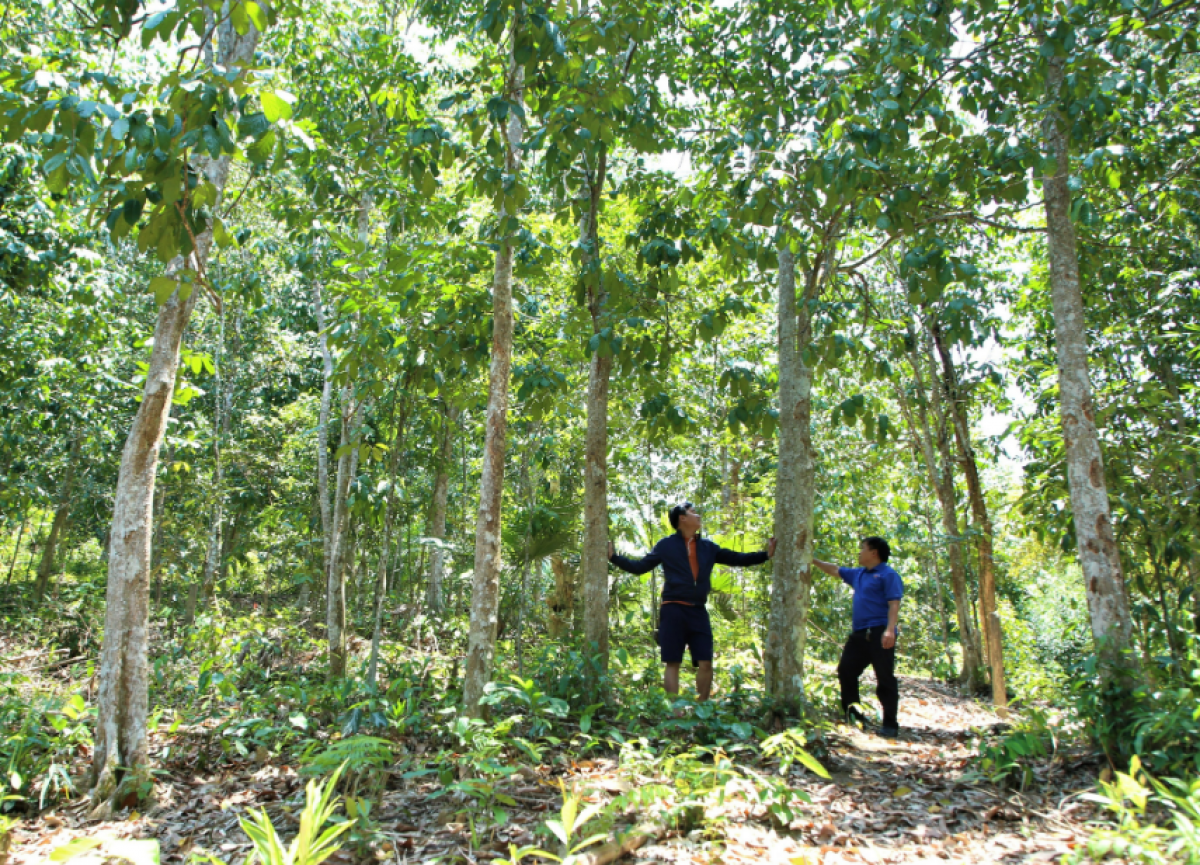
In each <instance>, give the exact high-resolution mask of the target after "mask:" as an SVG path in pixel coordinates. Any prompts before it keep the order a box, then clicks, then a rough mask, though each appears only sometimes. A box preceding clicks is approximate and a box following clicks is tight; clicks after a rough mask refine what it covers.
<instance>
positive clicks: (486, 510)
mask: <svg viewBox="0 0 1200 865" xmlns="http://www.w3.org/2000/svg"><path fill="white" fill-rule="evenodd" d="M524 17H525V6H524V3H523V2H518V3H517V4H516V6H515V8H514V9H513V24H512V39H511V42H512V45H513V49H512V52H511V53H510V58H509V65H508V69H507V71H506V74H505V86H504V95H505V97H506V99H507V100H508V101H509V102H510V103H512V104H518V105H524V101H525V100H524V95H525V67H524V66H522V65H521V64H520V63H518V62H517V58H516V53H515V46H516V42H517V38H518V36H519V34H520V33H521V32H522V30H523V28H524ZM504 133H505V134H504V138H505V141H504V173H505V174H506V175H507V176H508V177H509V178H512V181H513V182H514V183H515V182H516V181H517V180H518V179H519V177H520V172H521V162H520V151H519V149H518V148H519V146H520V143H521V139H522V137H523V136H524V128H523V126H522V123H521V120H520V118H519V117H518V115H517V112H515V111H512V110H510V111H509V112H508V122H507V124H506V125H505V128H504ZM497 217H498V225H497V227H496V231H497V234H498V235H499V241H500V243H499V249H498V250H497V252H496V265H495V272H494V275H493V279H492V363H491V369H490V371H489V373H488V407H487V419H486V430H487V432H486V436H485V440H484V449H483V468H482V472H481V476H480V479H479V511H478V514H477V516H476V521H475V571H474V574H473V576H472V581H471V618H470V625H469V632H468V636H467V668H466V671H465V674H464V677H463V705H464V707H465V708H466V710H467V713H468V714H469V715H471V716H472V717H479V716H480V715H481V714H482V712H481V708H482V707H481V706H480V703H479V701H480V699H481V698H482V697H483V690H484V688H485V687H486V686H487V683H488V680H489V679H490V678H491V674H492V664H493V661H494V657H495V652H496V625H497V618H498V614H499V610H500V505H501V498H502V496H503V492H504V457H505V451H506V437H507V431H508V382H509V373H510V372H511V369H512V335H513V307H512V275H513V241H512V234H513V231H514V230H515V223H516V214H515V213H511V212H510V211H509V210H508V207H507V206H506V205H504V204H503V203H502V204H501V206H500V208H499V212H498V213H497Z"/></svg>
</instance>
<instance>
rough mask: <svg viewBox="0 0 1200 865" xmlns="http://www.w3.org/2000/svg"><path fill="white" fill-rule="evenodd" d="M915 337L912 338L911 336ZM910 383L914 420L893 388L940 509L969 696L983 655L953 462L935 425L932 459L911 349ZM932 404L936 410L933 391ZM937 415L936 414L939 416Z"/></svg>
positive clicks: (917, 361)
mask: <svg viewBox="0 0 1200 865" xmlns="http://www.w3.org/2000/svg"><path fill="white" fill-rule="evenodd" d="M914 336H915V335H914ZM912 364H913V383H914V386H915V387H916V408H917V410H916V418H914V417H913V412H912V410H911V409H910V408H909V406H908V402H907V399H906V397H905V396H904V392H903V389H901V388H899V386H897V392H898V394H899V397H900V405H901V408H902V409H903V411H904V415H905V418H906V420H907V421H908V423H909V427H910V429H911V431H912V435H913V438H915V439H916V440H917V442H918V443H919V444H920V447H921V455H922V457H923V458H924V463H925V471H926V473H927V474H928V476H929V485H930V487H931V488H932V489H933V491H934V494H935V495H936V496H937V500H938V505H939V506H940V508H941V516H942V532H943V533H944V534H945V536H946V557H947V558H948V559H949V562H950V588H951V593H952V595H953V597H954V611H955V615H956V618H957V620H958V633H959V642H960V643H961V644H962V652H963V657H962V670H961V671H960V672H959V675H958V683H959V685H960V686H961V687H962V688H963V689H964V690H966V691H968V692H972V691H974V690H975V688H976V687H978V684H979V683H978V681H977V678H978V676H979V672H980V670H981V669H982V667H983V652H982V648H981V646H980V644H979V635H978V633H977V632H976V629H975V623H974V620H973V618H972V616H971V597H970V593H969V592H968V591H967V571H966V566H965V565H964V564H963V550H962V533H961V532H960V531H959V526H958V507H957V496H956V495H955V491H954V462H953V460H952V459H951V457H950V444H949V442H948V441H947V440H946V435H945V429H944V425H943V424H942V423H941V422H940V418H939V424H938V433H937V436H936V444H937V449H938V451H939V452H940V455H941V469H940V471H939V468H938V460H937V458H936V457H935V455H934V443H935V436H934V433H933V430H932V428H931V427H930V423H929V408H928V407H929V400H928V394H927V393H926V390H925V378H924V376H923V375H922V373H921V366H922V361H921V353H920V352H919V351H918V350H917V348H916V346H915V345H914V348H913V352H912ZM933 392H934V400H935V402H936V403H937V406H938V407H939V408H940V402H941V400H940V398H939V397H938V395H937V388H936V387H935V388H934V391H933ZM939 414H940V413H939Z"/></svg>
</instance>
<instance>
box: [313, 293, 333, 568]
mask: <svg viewBox="0 0 1200 865" xmlns="http://www.w3.org/2000/svg"><path fill="white" fill-rule="evenodd" d="M312 304H313V313H314V315H315V316H316V319H317V339H318V341H319V342H320V345H321V409H320V415H319V416H318V418H317V503H318V505H319V508H320V511H321V540H322V544H321V557H322V561H323V562H324V568H323V569H322V573H323V574H325V575H328V574H329V567H330V557H331V555H332V554H333V515H332V513H331V512H330V507H329V410H330V405H331V403H332V402H333V355H332V354H331V353H330V351H329V334H328V332H327V331H326V322H325V301H324V300H322V298H321V286H320V284H318V283H316V282H314V283H313V287H312Z"/></svg>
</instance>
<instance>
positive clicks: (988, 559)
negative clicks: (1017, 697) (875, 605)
mask: <svg viewBox="0 0 1200 865" xmlns="http://www.w3.org/2000/svg"><path fill="white" fill-rule="evenodd" d="M933 341H934V344H935V345H936V346H937V350H938V354H939V355H941V358H942V371H943V380H942V385H943V387H944V388H945V391H946V407H947V408H948V409H949V412H950V417H951V419H952V420H953V421H954V437H955V439H956V440H957V442H958V451H959V455H960V456H961V457H962V464H963V474H964V475H965V476H966V480H967V493H968V495H969V496H970V499H971V511H972V513H973V514H974V515H975V524H976V525H977V526H978V527H979V606H980V613H981V615H982V617H983V633H984V637H985V639H986V640H987V654H988V664H989V666H990V667H991V672H992V705H994V706H996V708H997V709H1004V708H1006V707H1007V706H1008V690H1007V688H1006V686H1005V682H1004V637H1003V634H1002V632H1001V629H1000V613H999V611H998V610H997V608H996V563H995V558H994V556H993V544H992V538H993V531H992V519H991V517H990V516H989V515H988V510H987V502H985V501H984V498H983V484H982V483H981V482H980V480H979V466H978V464H977V463H976V461H975V449H974V448H973V447H972V446H971V432H970V427H968V426H967V413H966V408H965V407H964V404H963V400H962V397H961V395H960V394H959V387H958V375H957V373H956V372H955V370H954V361H953V359H952V358H951V357H950V352H949V351H948V350H947V348H946V346H945V345H944V344H943V342H942V335H941V330H940V329H939V327H938V325H936V324H935V325H934V326H933Z"/></svg>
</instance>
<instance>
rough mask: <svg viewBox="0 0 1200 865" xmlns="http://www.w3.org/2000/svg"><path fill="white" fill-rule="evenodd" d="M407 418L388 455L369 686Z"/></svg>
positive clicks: (380, 632) (378, 642)
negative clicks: (397, 476)
mask: <svg viewBox="0 0 1200 865" xmlns="http://www.w3.org/2000/svg"><path fill="white" fill-rule="evenodd" d="M406 421H407V413H401V415H400V418H399V420H398V423H397V432H396V435H395V438H394V439H393V441H392V453H391V456H390V457H389V458H388V469H387V475H388V491H387V497H386V498H384V500H383V521H382V522H383V537H382V539H381V541H380V545H379V547H380V548H379V566H378V568H377V570H376V572H375V627H374V628H373V629H372V630H371V660H370V662H369V663H368V664H367V685H368V687H374V685H375V679H376V676H377V675H378V671H379V647H380V645H381V644H382V642H383V608H384V606H385V605H386V602H387V571H388V562H389V561H390V558H391V549H392V523H393V521H394V519H395V513H396V508H395V498H396V475H397V474H398V472H399V469H400V454H401V452H402V451H403V440H404V424H405V423H406Z"/></svg>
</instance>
